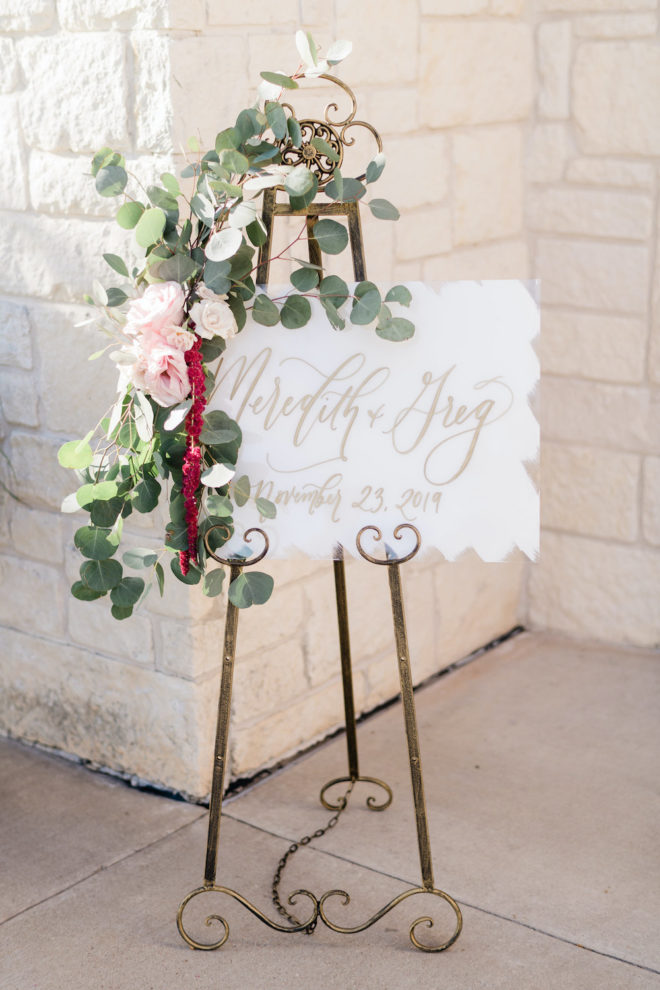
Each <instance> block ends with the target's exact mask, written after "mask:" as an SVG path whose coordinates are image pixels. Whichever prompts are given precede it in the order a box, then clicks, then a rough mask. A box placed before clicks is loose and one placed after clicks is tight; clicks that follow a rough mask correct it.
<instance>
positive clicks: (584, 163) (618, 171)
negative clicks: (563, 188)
mask: <svg viewBox="0 0 660 990" xmlns="http://www.w3.org/2000/svg"><path fill="white" fill-rule="evenodd" d="M566 178H567V179H568V181H569V182H580V183H589V185H603V186H625V187H626V188H631V189H652V188H653V166H652V165H650V164H648V163H646V162H633V161H617V160H616V159H613V158H574V159H573V161H571V162H569V165H568V168H567V169H566Z"/></svg>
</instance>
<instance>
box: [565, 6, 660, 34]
mask: <svg viewBox="0 0 660 990" xmlns="http://www.w3.org/2000/svg"><path fill="white" fill-rule="evenodd" d="M617 6H618V4H617ZM657 30H658V21H657V16H656V14H630V15H628V16H625V15H619V16H617V15H611V16H609V17H607V16H605V17H601V16H598V15H594V16H592V17H578V18H576V20H575V33H576V35H577V36H578V37H579V38H617V39H621V38H643V37H645V36H647V35H652V34H655V33H656V31H657Z"/></svg>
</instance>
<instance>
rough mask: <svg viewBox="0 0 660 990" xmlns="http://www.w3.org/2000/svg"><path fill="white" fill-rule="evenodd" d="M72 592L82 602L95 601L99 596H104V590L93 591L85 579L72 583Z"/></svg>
mask: <svg viewBox="0 0 660 990" xmlns="http://www.w3.org/2000/svg"><path fill="white" fill-rule="evenodd" d="M71 594H72V595H73V597H74V598H77V599H78V601H80V602H93V601H96V599H97V598H103V596H104V594H105V592H104V591H92V589H91V588H88V587H87V585H86V584H85V583H84V582H83V581H75V582H74V583H73V584H72V585H71Z"/></svg>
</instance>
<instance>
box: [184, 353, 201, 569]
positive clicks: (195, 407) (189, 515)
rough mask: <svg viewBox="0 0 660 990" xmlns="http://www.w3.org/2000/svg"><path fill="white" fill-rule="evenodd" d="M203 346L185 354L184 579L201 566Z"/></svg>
mask: <svg viewBox="0 0 660 990" xmlns="http://www.w3.org/2000/svg"><path fill="white" fill-rule="evenodd" d="M201 346H202V341H201V340H200V338H199V337H197V339H196V340H195V343H194V344H193V346H192V347H191V348H190V350H188V351H186V353H185V358H186V364H187V365H188V377H189V379H190V394H191V396H192V406H191V407H190V409H189V411H188V415H187V416H186V434H187V437H186V453H185V455H184V458H183V504H184V507H185V514H186V526H187V528H188V549H187V550H180V551H179V565H180V567H181V573H182V574H184V575H185V574H187V573H188V570H189V569H190V561H191V560H192V562H193V563H194V564H196V563H197V523H198V518H199V506H198V504H197V489H198V488H199V479H200V476H201V473H202V449H201V447H200V445H199V435H200V433H201V432H202V426H203V425H204V421H203V418H202V414H203V412H204V409H205V407H206V395H205V387H204V369H203V368H202V357H201V354H200V348H201Z"/></svg>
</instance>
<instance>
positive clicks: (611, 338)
mask: <svg viewBox="0 0 660 990" xmlns="http://www.w3.org/2000/svg"><path fill="white" fill-rule="evenodd" d="M542 291H543V289H542ZM646 338H647V328H646V324H645V323H644V321H643V320H640V319H634V318H633V317H628V316H603V315H601V314H600V313H598V314H595V313H580V312H572V311H571V310H563V309H554V308H550V307H547V308H546V309H544V311H543V317H542V332H541V338H540V352H541V367H542V369H543V371H544V372H551V373H554V374H557V375H573V376H575V377H576V378H594V379H597V380H600V381H610V382H622V383H635V382H640V381H641V380H642V378H643V376H644V361H645V356H646Z"/></svg>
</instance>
